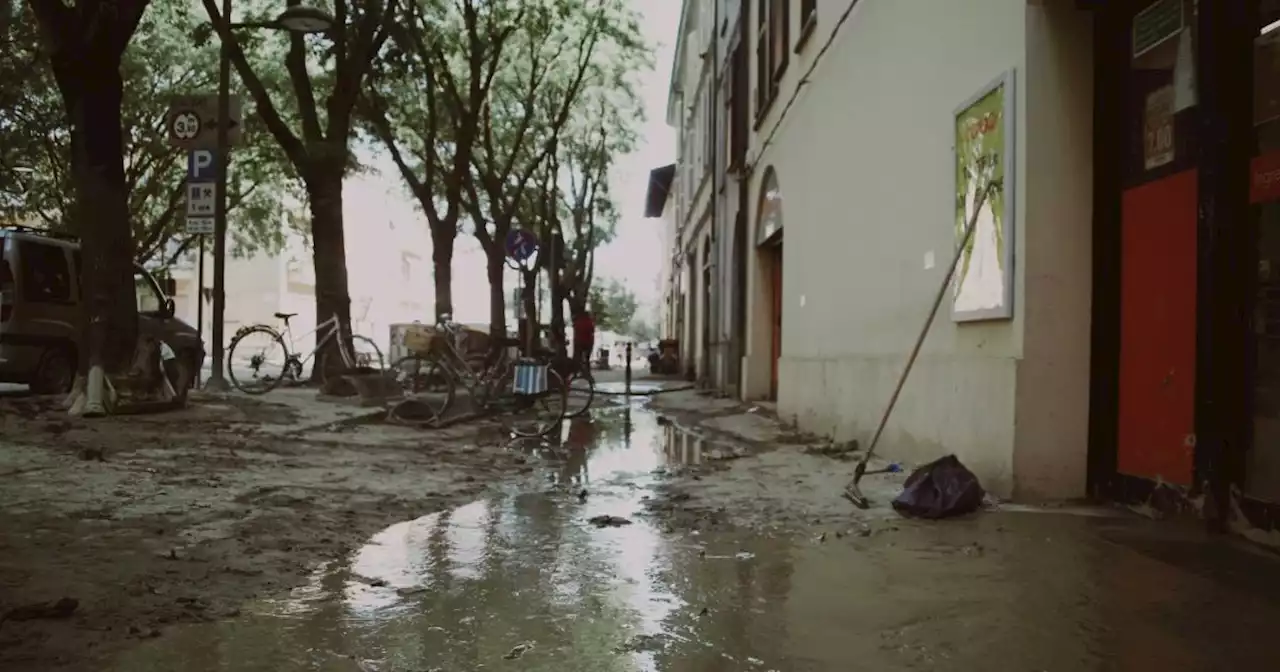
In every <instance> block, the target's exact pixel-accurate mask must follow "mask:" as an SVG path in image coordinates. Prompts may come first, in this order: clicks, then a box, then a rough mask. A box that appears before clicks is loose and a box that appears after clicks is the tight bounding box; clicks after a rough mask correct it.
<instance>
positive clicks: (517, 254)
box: [506, 229, 538, 261]
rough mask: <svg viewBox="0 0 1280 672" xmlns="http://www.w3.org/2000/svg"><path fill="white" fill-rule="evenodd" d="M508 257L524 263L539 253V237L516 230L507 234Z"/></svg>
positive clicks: (528, 232)
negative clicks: (535, 253)
mask: <svg viewBox="0 0 1280 672" xmlns="http://www.w3.org/2000/svg"><path fill="white" fill-rule="evenodd" d="M506 244H507V256H508V257H511V258H512V259H515V260H516V261H524V260H525V259H528V258H529V257H532V256H533V253H534V252H537V251H538V237H537V236H535V235H533V233H532V232H530V231H525V230H524V229H514V230H512V231H511V232H510V233H508V234H507V240H506Z"/></svg>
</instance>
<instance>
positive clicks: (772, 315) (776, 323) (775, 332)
mask: <svg viewBox="0 0 1280 672" xmlns="http://www.w3.org/2000/svg"><path fill="white" fill-rule="evenodd" d="M763 254H764V255H765V256H767V257H768V262H769V294H770V300H771V302H770V307H769V326H770V328H771V333H770V339H769V342H770V348H769V366H770V371H769V398H770V399H773V400H777V398H778V363H779V362H780V361H781V359H782V242H781V241H779V242H778V244H776V245H770V246H769V247H766V248H765V249H764V250H763Z"/></svg>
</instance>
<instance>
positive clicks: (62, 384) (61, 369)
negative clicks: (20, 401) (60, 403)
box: [30, 348, 76, 394]
mask: <svg viewBox="0 0 1280 672" xmlns="http://www.w3.org/2000/svg"><path fill="white" fill-rule="evenodd" d="M75 380H76V358H75V355H73V354H72V353H71V351H70V350H68V349H66V348H49V349H48V350H45V352H44V355H42V356H41V357H40V364H39V365H38V366H37V367H36V374H35V376H34V377H33V378H32V380H31V385H30V387H31V391H32V392H35V393H36V394H66V393H67V392H70V391H71V385H72V384H73V383H75Z"/></svg>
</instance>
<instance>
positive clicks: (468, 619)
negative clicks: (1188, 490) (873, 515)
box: [113, 407, 1280, 672]
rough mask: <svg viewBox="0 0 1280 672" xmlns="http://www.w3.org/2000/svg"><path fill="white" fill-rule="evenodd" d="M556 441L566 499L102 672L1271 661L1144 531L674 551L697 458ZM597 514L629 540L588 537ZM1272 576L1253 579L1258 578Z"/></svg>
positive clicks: (1054, 527) (926, 532) (605, 670)
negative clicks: (681, 468) (676, 496)
mask: <svg viewBox="0 0 1280 672" xmlns="http://www.w3.org/2000/svg"><path fill="white" fill-rule="evenodd" d="M575 431H576V432H577V434H576V435H573V437H572V438H571V437H570V434H571V433H572V432H575ZM566 432H568V433H570V434H566V435H562V437H560V440H558V441H556V442H553V443H552V444H551V445H549V446H543V447H542V448H541V449H542V450H545V451H548V454H547V455H546V456H544V457H545V459H546V466H547V468H548V471H549V475H550V478H551V479H552V480H555V481H557V482H560V483H567V484H573V485H574V486H575V487H571V488H564V487H556V488H552V489H550V490H548V491H541V492H529V491H524V492H512V493H507V494H503V495H500V496H497V497H494V498H492V499H486V500H482V501H478V502H474V503H472V504H469V505H467V506H464V507H460V508H458V509H454V510H452V511H447V512H442V513H439V514H433V515H430V516H425V517H423V518H420V519H417V520H413V521H407V522H403V523H399V524H397V525H393V526H391V527H389V528H387V529H386V530H383V531H382V532H380V533H379V534H378V535H376V536H375V537H374V538H373V539H371V540H370V542H369V543H368V544H367V545H366V546H365V547H364V548H362V549H360V551H359V552H357V553H356V554H354V555H353V556H352V557H351V558H349V559H348V560H346V561H344V562H341V563H334V564H332V565H329V566H326V567H323V568H321V569H320V570H318V571H316V572H315V574H314V575H313V576H312V577H311V580H310V582H309V583H308V584H307V585H305V586H303V587H301V588H298V589H297V590H294V591H293V592H292V593H291V594H289V595H287V596H285V597H284V598H283V599H280V600H278V601H274V602H267V603H261V604H257V605H253V606H252V607H251V608H249V609H247V610H246V615H245V616H243V617H241V618H239V619H237V620H234V621H228V622H223V623H214V624H205V625H196V626H186V627H179V628H174V629H171V630H169V631H166V634H165V636H164V637H162V638H160V639H158V640H154V641H151V642H148V643H146V644H143V645H141V646H140V647H139V648H137V649H135V650H133V651H131V652H129V653H128V654H126V655H125V656H123V657H122V658H120V659H119V660H118V661H116V667H115V668H113V669H117V670H128V671H130V672H141V671H147V670H174V669H182V670H184V672H205V671H210V672H212V671H214V670H219V671H221V670H245V671H254V670H263V671H271V672H292V671H294V670H299V671H300V670H380V671H391V670H395V671H400V670H419V671H421V670H433V669H437V670H450V671H453V670H484V669H499V668H507V669H520V670H532V671H539V670H548V671H550V670H555V671H556V672H614V671H616V672H623V671H635V672H640V671H647V670H671V671H683V670H690V671H692V670H760V671H762V672H763V671H765V670H779V671H781V670H787V671H805V670H849V669H867V670H901V669H924V668H934V667H943V668H945V669H954V670H969V669H1008V670H1040V669H1053V670H1098V669H1144V670H1145V669H1178V670H1195V669H1235V668H1244V667H1252V666H1261V665H1262V664H1263V663H1267V662H1268V661H1270V663H1274V661H1275V660H1276V655H1275V654H1274V652H1273V651H1272V649H1271V647H1270V642H1271V641H1272V638H1273V636H1272V635H1270V634H1269V633H1270V632H1271V630H1272V629H1273V628H1272V626H1271V625H1269V624H1272V623H1275V622H1277V620H1278V619H1280V592H1277V593H1276V594H1275V595H1271V594H1264V593H1258V592H1256V591H1250V590H1245V589H1242V588H1240V587H1231V586H1227V585H1224V583H1223V582H1221V581H1219V580H1217V579H1216V578H1215V572H1217V570H1215V569H1214V565H1213V561H1204V560H1203V559H1197V563H1200V564H1197V565H1196V567H1195V568H1192V569H1187V568H1184V567H1178V566H1176V565H1172V564H1169V563H1167V562H1165V561H1163V560H1161V559H1159V557H1157V556H1159V555H1160V554H1159V553H1157V552H1154V551H1152V548H1153V546H1152V543H1153V542H1151V540H1150V539H1148V538H1147V537H1146V536H1143V534H1145V532H1144V533H1143V534H1138V532H1137V531H1145V530H1150V529H1158V528H1151V527H1150V526H1149V524H1147V523H1146V521H1133V520H1128V519H1108V518H1096V517H1084V516H1048V515H1031V514H1021V513H999V514H989V515H982V516H977V517H974V518H972V519H967V520H956V521H948V522H946V523H919V522H911V521H903V522H901V523H899V524H898V525H897V527H896V529H890V530H886V531H883V532H879V533H876V534H872V535H870V536H861V535H860V534H852V535H849V536H844V535H839V536H837V535H836V534H835V532H836V531H835V530H832V531H830V532H831V534H830V535H828V537H827V539H826V541H825V542H818V541H817V540H815V539H814V537H813V535H812V533H805V534H792V535H781V536H768V535H762V534H759V533H753V532H749V531H743V530H733V529H722V530H718V531H714V532H703V533H668V532H663V531H662V530H660V529H658V527H657V526H655V525H653V524H651V522H650V521H649V520H648V519H646V518H644V517H641V516H639V515H638V514H639V513H640V511H641V509H642V504H643V502H642V499H643V497H644V496H645V495H646V494H648V489H649V487H650V486H651V485H653V484H654V483H656V482H657V481H658V480H659V479H660V476H659V475H658V474H657V473H655V472H658V471H660V470H661V469H663V468H667V467H669V466H671V465H672V464H675V463H690V462H696V461H697V460H699V459H701V455H702V454H703V452H704V451H705V450H706V449H707V444H706V443H705V442H704V441H701V440H700V439H698V438H697V437H692V436H689V437H686V436H683V435H680V433H679V432H678V430H674V429H673V428H671V427H670V426H664V425H662V424H661V423H660V422H659V420H658V417H657V416H656V415H655V414H653V413H651V412H648V411H645V410H643V409H640V408H626V407H624V408H620V409H605V410H602V411H600V412H598V413H597V415H596V417H595V422H593V423H586V424H583V423H579V424H578V425H577V427H576V429H575V428H574V427H570V428H567V429H566ZM581 446H589V449H582V448H580V447H581ZM575 454H577V456H576V457H575ZM575 460H576V462H575ZM571 464H572V465H574V466H569V465H571ZM577 485H581V486H583V487H582V488H578V487H576V486H577ZM580 489H585V490H587V491H588V494H587V496H586V497H585V498H579V496H578V495H577V491H578V490H580ZM604 515H608V516H622V517H626V518H628V519H630V520H631V521H632V524H630V525H623V526H621V527H605V528H597V527H594V526H593V525H591V524H589V522H588V521H589V520H590V519H591V518H592V517H594V516H604ZM1144 526H1145V527H1144ZM1176 553H1177V551H1175V554H1176ZM1184 555H1185V553H1184ZM1205 562H1208V563H1209V564H1208V565H1205V564H1204V563H1205ZM1206 567H1208V569H1206ZM1269 567H1270V568H1271V569H1270V570H1263V569H1259V568H1258V567H1257V566H1253V567H1251V568H1250V569H1249V570H1248V572H1247V573H1251V574H1254V575H1258V576H1261V575H1262V574H1263V573H1264V571H1269V572H1270V575H1271V576H1275V575H1276V572H1275V567H1276V565H1275V564H1274V563H1272V564H1271V565H1269ZM1238 574H1240V575H1243V574H1245V572H1238ZM992 661H998V662H997V663H994V665H995V667H993V662H992ZM1270 666H1271V665H1267V666H1266V667H1270Z"/></svg>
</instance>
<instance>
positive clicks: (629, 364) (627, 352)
mask: <svg viewBox="0 0 1280 672" xmlns="http://www.w3.org/2000/svg"><path fill="white" fill-rule="evenodd" d="M625 354H626V356H627V396H628V397H629V396H631V343H630V342H628V343H627V348H626V350H625Z"/></svg>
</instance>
